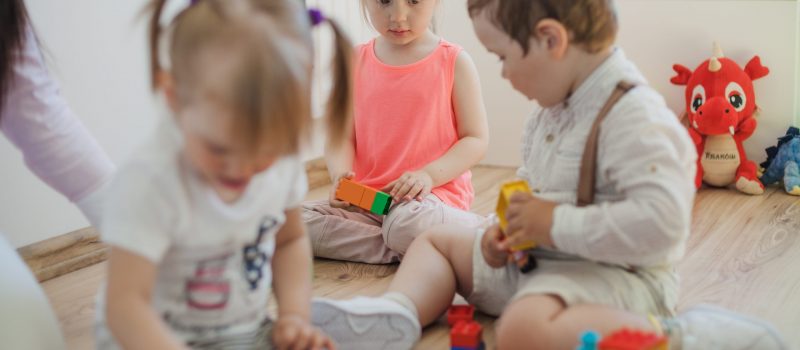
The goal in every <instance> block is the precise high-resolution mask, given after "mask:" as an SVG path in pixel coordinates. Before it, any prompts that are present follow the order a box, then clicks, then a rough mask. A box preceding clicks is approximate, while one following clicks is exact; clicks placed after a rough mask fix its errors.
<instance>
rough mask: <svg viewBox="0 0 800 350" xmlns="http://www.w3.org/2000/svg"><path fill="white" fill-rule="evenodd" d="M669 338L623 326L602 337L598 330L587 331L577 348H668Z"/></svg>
mask: <svg viewBox="0 0 800 350" xmlns="http://www.w3.org/2000/svg"><path fill="white" fill-rule="evenodd" d="M668 348H669V344H668V342H667V338H666V337H664V336H659V335H656V334H654V333H649V332H643V331H637V330H631V329H627V328H623V329H621V330H619V331H616V332H614V333H611V334H609V335H608V336H607V337H605V338H603V339H602V340H601V339H600V335H599V334H597V332H592V331H590V332H586V333H584V334H583V336H582V337H581V345H580V346H578V348H577V350H667V349H668Z"/></svg>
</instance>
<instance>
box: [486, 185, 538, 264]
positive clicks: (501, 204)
mask: <svg viewBox="0 0 800 350" xmlns="http://www.w3.org/2000/svg"><path fill="white" fill-rule="evenodd" d="M515 192H525V193H530V192H531V189H530V188H529V187H528V183H527V182H525V181H523V180H519V181H513V182H508V183H506V184H504V185H503V187H501V188H500V197H498V198H497V209H496V210H495V211H496V212H497V219H498V220H500V230H501V231H502V232H503V234H505V235H506V236H508V232H506V227H507V226H508V221H507V220H506V209H508V203H510V201H511V196H512V195H513V194H514V193H515ZM534 247H536V243H535V242H526V243H523V244H520V245H518V246H515V247H513V248H512V249H513V250H514V251H520V250H528V249H533V248H534Z"/></svg>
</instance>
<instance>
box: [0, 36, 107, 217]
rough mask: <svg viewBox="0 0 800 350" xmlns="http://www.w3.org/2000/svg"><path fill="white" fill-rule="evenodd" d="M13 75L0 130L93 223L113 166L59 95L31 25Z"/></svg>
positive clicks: (32, 166)
mask: <svg viewBox="0 0 800 350" xmlns="http://www.w3.org/2000/svg"><path fill="white" fill-rule="evenodd" d="M11 79H12V80H11V83H10V85H9V89H8V94H7V95H6V99H5V102H4V105H3V110H2V111H0V129H2V132H3V133H4V134H5V135H6V137H8V139H9V140H10V141H11V142H12V143H13V144H14V145H15V146H16V147H17V148H19V149H20V151H22V154H23V157H24V159H25V164H26V165H27V166H28V168H29V169H30V170H31V171H32V172H33V173H34V174H36V176H38V177H39V178H40V179H41V180H42V181H44V182H45V183H47V184H48V185H49V186H50V187H52V188H53V189H55V190H56V191H58V192H60V193H61V194H63V195H64V196H66V197H67V198H68V199H69V200H70V201H72V202H74V203H75V204H77V205H78V207H79V208H80V209H81V211H83V213H84V215H85V216H86V217H87V218H88V219H89V221H90V222H91V223H92V224H93V225H95V226H97V225H98V223H99V218H100V216H101V213H100V210H101V207H102V200H103V191H104V189H105V188H106V187H107V186H106V185H107V184H108V182H109V180H110V179H111V177H112V176H113V173H114V165H113V164H112V162H111V160H110V159H109V157H108V155H106V153H105V152H104V151H103V149H102V148H100V146H99V145H98V143H97V141H95V139H94V138H93V137H92V135H91V134H89V132H88V131H87V130H86V128H85V127H84V125H83V124H82V123H81V121H80V120H78V118H77V117H76V116H75V115H74V114H73V112H72V110H71V109H70V108H69V106H68V105H67V103H66V101H65V100H64V98H63V97H62V96H61V94H60V92H59V89H58V85H57V84H56V82H55V81H54V80H53V79H52V77H51V76H50V75H49V73H48V71H47V67H46V66H45V64H44V61H43V59H42V54H41V52H40V50H39V47H38V45H37V42H36V37H35V35H34V34H33V31H32V30H31V29H30V27H29V28H27V30H26V35H25V42H24V43H23V46H22V49H21V51H20V52H19V56H18V58H17V60H16V62H15V65H14V66H13V67H12V74H11Z"/></svg>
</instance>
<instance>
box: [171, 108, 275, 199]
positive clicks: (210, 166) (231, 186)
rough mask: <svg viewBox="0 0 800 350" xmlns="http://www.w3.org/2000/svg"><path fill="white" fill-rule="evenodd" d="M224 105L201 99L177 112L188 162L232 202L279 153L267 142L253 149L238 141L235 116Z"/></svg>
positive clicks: (223, 196) (215, 189)
mask: <svg viewBox="0 0 800 350" xmlns="http://www.w3.org/2000/svg"><path fill="white" fill-rule="evenodd" d="M222 106H223V104H220V103H215V101H214V100H212V99H208V98H206V99H200V100H197V101H196V102H194V103H192V104H188V105H184V106H182V107H181V108H179V109H178V110H177V111H176V114H177V121H178V126H179V129H180V130H181V133H182V134H183V137H184V141H185V146H184V156H185V157H186V160H187V161H188V164H189V165H190V167H191V168H193V169H194V170H195V171H196V172H197V173H198V174H199V175H200V177H201V178H202V179H203V180H204V181H205V182H206V183H207V184H208V185H209V186H210V187H211V188H212V189H213V190H214V192H216V193H217V195H219V197H220V198H221V199H222V200H223V201H225V202H228V203H231V202H234V201H236V200H237V199H239V197H241V195H242V194H243V193H244V191H245V190H246V189H247V185H248V184H249V183H250V180H251V179H252V178H253V176H254V175H256V174H258V173H260V172H262V171H264V170H266V169H268V168H269V167H270V166H271V165H272V164H273V163H274V162H275V160H276V159H277V158H278V156H277V155H276V154H275V152H271V150H270V149H269V147H268V146H266V145H264V146H262V147H257V148H256V149H255V150H252V149H251V148H250V147H247V146H246V145H245V143H244V142H241V140H237V139H236V137H234V134H235V133H234V132H232V126H231V124H232V123H231V119H232V118H235V117H236V116H235V115H234V114H232V113H230V111H229V110H228V109H226V108H221V107H222ZM261 144H262V145H263V144H264V143H261Z"/></svg>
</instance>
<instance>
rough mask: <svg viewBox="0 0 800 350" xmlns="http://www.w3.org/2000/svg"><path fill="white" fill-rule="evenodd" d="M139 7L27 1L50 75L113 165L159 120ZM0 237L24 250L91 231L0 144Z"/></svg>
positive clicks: (139, 0)
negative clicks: (151, 91) (62, 236)
mask: <svg viewBox="0 0 800 350" xmlns="http://www.w3.org/2000/svg"><path fill="white" fill-rule="evenodd" d="M145 3H146V1H144V0H136V1H103V0H83V1H56V0H29V1H26V4H27V6H28V10H29V11H30V15H31V17H32V20H33V23H34V26H35V28H36V31H37V33H38V35H39V38H40V40H41V42H42V44H43V46H44V48H45V50H46V51H45V57H46V59H47V60H48V61H49V63H51V64H50V67H51V73H52V74H53V75H54V76H55V77H56V78H57V79H58V80H59V81H60V82H61V87H62V93H63V95H64V96H65V97H66V98H67V100H68V101H69V103H70V105H71V106H72V108H73V110H74V111H75V113H76V114H77V115H78V116H79V117H80V118H81V119H82V120H83V122H84V123H85V125H86V126H87V128H88V129H89V130H90V132H91V133H92V134H94V135H95V136H96V138H97V139H98V141H99V142H100V145H101V146H102V147H103V148H105V150H106V151H107V152H108V154H109V155H110V156H111V158H112V160H114V161H115V162H119V161H120V160H122V159H123V158H125V157H126V156H127V155H128V154H129V153H130V152H131V151H132V149H133V147H134V146H135V145H136V143H137V142H138V141H139V140H140V139H141V137H143V135H145V134H146V133H147V131H148V130H149V129H150V128H151V126H152V125H153V123H154V122H155V120H156V116H155V113H154V106H153V103H152V101H151V99H150V96H151V95H150V94H149V92H148V89H149V88H148V78H147V62H148V61H147V47H146V42H145V32H144V25H145V22H144V21H138V22H137V21H135V19H136V18H135V17H136V14H137V13H138V12H139V11H140V10H141V9H142V7H143V5H144V4H145ZM0 163H2V164H3V165H2V166H3V171H2V175H0V176H2V181H0V193H1V194H2V195H1V197H0V231H2V232H4V233H5V234H6V237H7V238H8V239H9V241H10V242H11V244H12V245H14V246H22V245H25V244H29V243H32V242H36V241H39V240H42V239H46V238H49V237H52V236H56V235H59V234H63V233H66V232H69V231H72V230H75V229H78V228H82V227H85V226H88V223H87V222H86V220H85V219H84V218H83V216H82V215H81V214H80V212H79V211H78V210H77V209H76V208H74V207H73V206H72V205H71V204H70V203H69V202H68V201H67V200H66V199H64V198H63V197H62V196H61V195H59V194H57V193H56V192H54V191H53V190H51V189H50V188H49V187H47V186H46V185H44V184H43V183H41V182H40V181H39V180H38V179H37V178H36V177H35V176H33V174H32V173H30V172H29V171H28V169H27V168H26V167H25V166H24V163H23V161H22V157H21V155H20V153H19V152H18V151H17V150H16V149H15V148H14V147H12V146H11V145H10V144H9V143H8V142H7V140H6V139H5V138H2V137H0Z"/></svg>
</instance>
